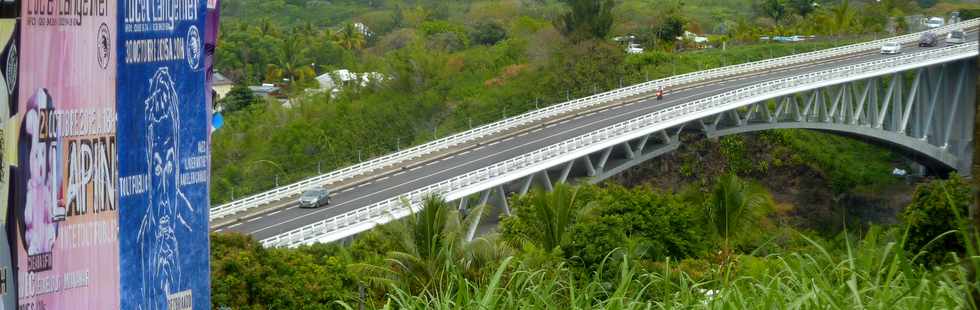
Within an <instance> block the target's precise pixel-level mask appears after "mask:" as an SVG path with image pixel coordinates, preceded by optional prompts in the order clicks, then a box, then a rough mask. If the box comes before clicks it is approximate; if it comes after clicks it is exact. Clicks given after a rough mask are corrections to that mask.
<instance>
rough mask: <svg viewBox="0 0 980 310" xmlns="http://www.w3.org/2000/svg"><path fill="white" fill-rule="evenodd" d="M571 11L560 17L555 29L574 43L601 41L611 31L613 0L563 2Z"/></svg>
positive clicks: (571, 0)
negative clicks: (590, 40) (592, 40)
mask: <svg viewBox="0 0 980 310" xmlns="http://www.w3.org/2000/svg"><path fill="white" fill-rule="evenodd" d="M563 2H565V3H567V4H568V6H569V7H571V10H570V11H569V12H568V13H565V14H564V15H562V16H561V17H560V18H559V20H558V25H557V27H556V28H558V29H560V30H561V31H562V33H563V34H564V35H565V37H567V38H569V39H571V40H572V41H574V42H578V41H583V40H588V39H602V38H605V37H606V35H607V34H609V30H610V29H612V24H613V15H612V8H613V6H615V5H616V2H615V1H613V0H563Z"/></svg>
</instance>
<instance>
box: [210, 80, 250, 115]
mask: <svg viewBox="0 0 980 310" xmlns="http://www.w3.org/2000/svg"><path fill="white" fill-rule="evenodd" d="M256 102H259V98H257V97H255V94H253V93H252V90H250V89H248V86H246V85H245V84H244V83H236V84H235V86H234V87H232V88H231V91H229V92H228V95H227V96H225V97H224V98H221V100H220V102H219V103H220V104H221V106H222V107H223V108H224V111H225V112H226V113H231V112H235V111H239V110H242V109H245V108H247V107H248V106H250V105H252V104H254V103H256Z"/></svg>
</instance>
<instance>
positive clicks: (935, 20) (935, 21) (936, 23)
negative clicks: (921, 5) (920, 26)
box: [926, 17, 946, 29]
mask: <svg viewBox="0 0 980 310" xmlns="http://www.w3.org/2000/svg"><path fill="white" fill-rule="evenodd" d="M945 25H946V20H944V19H943V18H942V17H930V18H929V19H928V20H926V27H927V28H929V29H935V28H939V27H942V26H945Z"/></svg>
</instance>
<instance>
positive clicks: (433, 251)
mask: <svg viewBox="0 0 980 310" xmlns="http://www.w3.org/2000/svg"><path fill="white" fill-rule="evenodd" d="M473 212H482V207H481V208H476V209H474V210H473ZM471 218H475V217H471ZM470 220H471V219H470V218H466V219H461V218H460V215H459V213H458V211H456V210H455V209H454V208H453V207H452V206H451V205H450V204H449V203H447V202H446V201H445V200H443V199H442V198H441V197H439V196H438V195H432V196H428V197H426V198H425V199H423V201H422V208H421V210H420V211H418V212H415V213H412V214H411V215H409V216H408V217H406V218H404V219H402V220H399V221H394V222H392V223H390V224H388V225H385V226H383V227H382V231H383V232H384V234H385V235H387V236H390V237H392V238H395V241H396V242H395V243H396V247H397V249H396V250H394V251H391V252H388V253H387V255H386V256H387V258H386V259H385V264H384V265H382V266H375V265H368V264H354V265H351V268H353V269H354V272H355V274H362V275H365V278H366V279H367V280H368V281H371V282H374V283H380V284H385V285H396V286H401V287H402V288H404V289H406V290H408V291H411V292H413V294H417V293H422V292H427V293H429V294H438V293H439V292H443V291H444V290H446V289H448V288H447V287H444V285H452V284H450V283H446V281H443V280H444V279H445V278H446V277H447V276H449V275H450V274H451V273H457V274H464V275H469V276H471V277H472V278H473V279H478V278H480V277H481V274H480V271H481V270H483V269H484V268H485V267H486V266H490V264H492V263H494V262H497V261H500V259H502V258H503V257H505V256H507V255H508V254H509V253H508V251H506V249H503V248H500V247H498V246H497V243H496V242H494V241H493V240H491V239H485V238H477V239H475V240H473V241H471V242H465V241H464V240H463V237H464V236H465V227H466V225H465V224H467V223H468V221H470Z"/></svg>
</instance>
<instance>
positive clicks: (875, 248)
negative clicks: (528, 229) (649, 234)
mask: <svg viewBox="0 0 980 310" xmlns="http://www.w3.org/2000/svg"><path fill="white" fill-rule="evenodd" d="M904 237H905V232H904V231H901V230H897V229H892V230H886V231H883V230H880V229H872V230H871V231H870V232H868V233H867V234H866V235H865V236H864V237H863V238H862V239H860V240H855V238H854V237H845V238H843V241H838V242H836V243H835V242H827V241H819V240H814V239H810V238H808V237H806V236H802V235H801V238H804V239H805V240H807V242H808V243H809V244H810V248H809V249H808V250H806V251H800V252H790V253H784V254H774V255H769V256H765V257H756V256H751V255H742V256H738V257H736V258H735V259H734V261H735V262H734V263H731V264H726V265H724V266H726V267H725V268H730V269H731V270H729V271H730V272H732V273H733V274H734V275H735V276H734V278H733V279H732V280H731V281H730V282H729V283H728V284H727V286H726V285H725V284H723V283H724V282H723V281H721V277H722V274H723V273H722V272H720V271H719V270H717V268H720V267H717V265H714V266H715V267H711V268H709V269H710V270H701V271H699V273H703V274H705V275H706V276H702V277H698V278H695V276H691V274H690V272H689V271H684V270H682V269H683V268H679V266H678V264H677V263H676V262H672V261H670V260H667V261H666V262H663V263H657V264H648V263H643V262H641V261H639V260H636V259H634V258H633V257H631V256H630V255H629V254H628V252H629V251H624V250H617V251H614V252H613V253H610V254H609V255H608V256H607V258H606V260H604V262H603V264H602V266H601V267H600V268H599V269H598V271H596V272H594V273H592V274H591V275H589V276H587V277H584V278H576V275H577V273H576V272H575V271H574V270H573V269H571V268H569V267H568V266H566V265H565V264H563V263H560V261H559V262H556V263H555V264H553V265H547V264H546V265H545V266H546V267H544V268H542V267H541V265H539V264H528V263H525V261H524V260H523V259H522V258H521V257H510V258H507V259H504V260H502V261H501V262H500V263H499V264H498V265H497V267H496V271H495V272H494V273H493V274H492V276H490V277H488V278H487V279H478V280H472V279H469V278H467V277H466V276H465V275H464V274H462V273H459V272H452V271H451V270H449V271H450V272H447V273H446V277H445V278H444V279H443V280H444V281H446V283H447V284H448V285H447V286H448V287H450V289H446V290H442V291H441V292H440V293H439V294H429V293H427V292H423V293H421V294H411V293H410V292H408V291H406V290H404V289H402V288H399V287H397V286H392V287H391V288H390V290H389V294H388V297H389V300H388V304H387V305H386V308H399V309H596V308H601V309H651V308H652V309H675V308H697V309H799V308H808V309H809V308H820V309H864V308H870V309H890V308H893V309H970V308H975V306H974V305H973V304H971V302H970V300H969V298H966V296H968V295H969V293H970V292H971V290H972V289H975V288H976V285H977V284H976V282H977V279H976V278H972V277H971V275H970V274H969V273H968V272H967V270H966V267H965V266H966V265H965V264H952V265H947V266H946V267H945V268H937V269H927V268H925V267H922V266H920V265H917V264H916V263H914V257H915V255H910V254H912V253H911V252H910V251H909V250H907V249H905V248H904V239H905V238H904ZM840 243H843V246H841V245H840ZM970 258H971V259H972V260H974V261H976V259H977V257H976V255H970ZM447 268H450V269H452V267H447Z"/></svg>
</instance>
